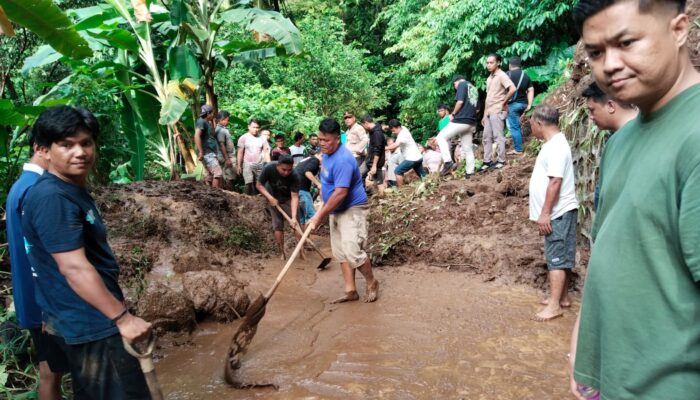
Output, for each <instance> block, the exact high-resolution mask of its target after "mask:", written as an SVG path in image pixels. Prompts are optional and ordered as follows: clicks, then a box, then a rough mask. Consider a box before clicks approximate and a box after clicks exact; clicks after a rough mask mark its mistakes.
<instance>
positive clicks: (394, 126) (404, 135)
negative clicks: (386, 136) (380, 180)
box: [386, 119, 425, 187]
mask: <svg viewBox="0 0 700 400" xmlns="http://www.w3.org/2000/svg"><path fill="white" fill-rule="evenodd" d="M388 125H389V130H390V131H391V133H392V134H394V135H396V140H395V141H394V143H392V144H390V145H387V146H386V150H388V151H394V149H396V148H399V149H400V150H401V155H402V156H403V159H404V160H403V162H401V164H399V166H398V167H396V169H395V170H394V173H395V174H396V184H397V185H398V186H399V187H400V186H402V185H403V175H404V174H405V173H406V172H408V171H410V170H414V171H415V172H416V174H418V176H419V177H420V178H421V179H422V178H423V177H424V176H425V170H424V169H423V155H422V154H421V153H420V150H419V149H418V145H417V144H416V141H415V140H413V136H412V135H411V132H410V131H409V130H408V129H407V128H405V127H402V126H401V122H399V120H397V119H392V120H390V121H389V123H388Z"/></svg>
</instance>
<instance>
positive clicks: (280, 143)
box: [270, 133, 292, 161]
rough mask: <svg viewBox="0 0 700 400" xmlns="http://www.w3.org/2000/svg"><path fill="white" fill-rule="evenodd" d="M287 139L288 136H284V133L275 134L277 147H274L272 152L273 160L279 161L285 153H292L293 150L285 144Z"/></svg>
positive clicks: (271, 158)
mask: <svg viewBox="0 0 700 400" xmlns="http://www.w3.org/2000/svg"><path fill="white" fill-rule="evenodd" d="M285 139H287V137H286V136H284V134H282V133H278V134H277V135H275V148H274V149H272V153H271V156H270V160H271V161H278V160H279V159H280V157H281V156H283V155H285V154H286V155H292V152H291V151H289V149H288V148H287V147H285V146H284V141H285Z"/></svg>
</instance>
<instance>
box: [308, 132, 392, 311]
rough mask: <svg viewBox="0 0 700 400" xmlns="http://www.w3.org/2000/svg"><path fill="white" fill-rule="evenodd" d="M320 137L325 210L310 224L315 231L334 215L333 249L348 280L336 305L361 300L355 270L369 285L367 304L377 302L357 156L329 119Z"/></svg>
mask: <svg viewBox="0 0 700 400" xmlns="http://www.w3.org/2000/svg"><path fill="white" fill-rule="evenodd" d="M318 129H319V133H318V138H319V142H320V144H321V151H322V152H323V162H322V164H323V170H322V171H321V188H322V190H321V193H322V195H323V202H324V205H323V207H322V208H321V209H320V210H319V211H318V213H316V215H315V216H314V217H313V218H312V219H311V221H309V226H310V227H311V229H312V230H314V229H316V228H317V227H318V226H319V225H320V223H321V221H323V220H324V219H325V218H326V217H327V216H329V215H330V221H329V223H330V230H331V248H332V250H333V256H334V257H335V258H336V259H337V260H338V261H339V262H340V268H341V270H342V271H343V279H344V281H345V295H344V296H342V297H340V298H338V299H336V300H334V301H333V302H332V303H344V302H347V301H356V300H359V299H360V296H359V295H358V294H357V288H356V286H355V270H356V269H359V270H360V273H361V274H362V276H364V278H365V281H366V282H367V293H366V294H365V297H364V298H363V301H364V302H365V303H371V302H373V301H375V300H377V295H378V293H379V282H378V281H377V280H376V279H375V278H374V274H372V264H371V263H370V260H369V256H368V255H367V252H366V251H365V248H366V246H367V226H368V222H367V217H368V216H369V205H368V204H367V193H366V192H365V188H364V185H363V184H362V175H361V174H360V169H359V168H358V166H357V162H356V161H355V157H353V155H352V153H350V150H348V149H347V148H346V147H345V146H342V144H341V141H340V124H338V121H336V120H334V119H332V118H327V119H324V120H323V121H321V124H320V126H319V128H318Z"/></svg>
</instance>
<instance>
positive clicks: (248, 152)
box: [238, 132, 270, 164]
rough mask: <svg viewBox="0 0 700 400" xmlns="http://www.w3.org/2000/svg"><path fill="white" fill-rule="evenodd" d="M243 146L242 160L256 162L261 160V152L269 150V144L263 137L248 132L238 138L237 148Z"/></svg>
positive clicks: (249, 162) (250, 162)
mask: <svg viewBox="0 0 700 400" xmlns="http://www.w3.org/2000/svg"><path fill="white" fill-rule="evenodd" d="M241 147H242V148H243V162H244V163H247V164H257V163H261V162H263V161H264V160H263V153H266V152H268V151H270V145H269V144H268V143H267V141H266V140H265V139H263V138H262V137H260V136H259V135H258V136H253V135H251V134H250V133H249V132H246V134H245V135H243V136H241V137H240V138H239V139H238V148H239V149H240V148H241Z"/></svg>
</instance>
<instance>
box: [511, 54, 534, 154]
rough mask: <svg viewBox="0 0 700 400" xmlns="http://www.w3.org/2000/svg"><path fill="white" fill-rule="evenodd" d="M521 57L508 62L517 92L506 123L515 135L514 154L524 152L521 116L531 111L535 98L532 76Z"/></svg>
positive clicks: (513, 135) (512, 99) (512, 98)
mask: <svg viewBox="0 0 700 400" xmlns="http://www.w3.org/2000/svg"><path fill="white" fill-rule="evenodd" d="M522 65H523V62H522V60H521V59H520V57H513V58H511V59H510V61H509V62H508V73H507V75H508V77H509V78H510V80H511V81H512V82H513V84H514V85H515V94H514V95H513V97H511V99H510V100H509V101H508V119H507V120H506V125H507V126H508V130H509V131H510V134H511V136H512V137H513V151H512V152H511V153H510V154H512V155H522V154H523V133H522V129H521V127H520V117H522V116H523V114H524V113H526V112H528V111H530V108H531V107H532V101H533V100H534V99H535V88H534V87H533V86H532V81H530V77H529V76H527V74H526V73H525V71H523V70H522V69H521V68H522Z"/></svg>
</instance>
